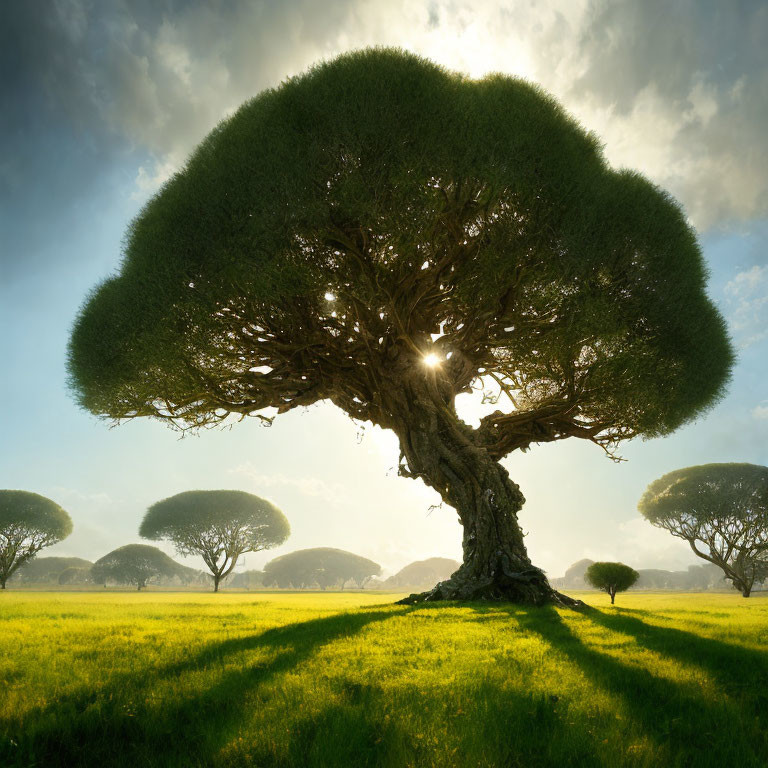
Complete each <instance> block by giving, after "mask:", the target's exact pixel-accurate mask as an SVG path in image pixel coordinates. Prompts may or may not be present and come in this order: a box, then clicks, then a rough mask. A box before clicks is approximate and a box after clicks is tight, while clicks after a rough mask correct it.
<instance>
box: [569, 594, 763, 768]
mask: <svg viewBox="0 0 768 768" xmlns="http://www.w3.org/2000/svg"><path fill="white" fill-rule="evenodd" d="M630 612H631V613H632V614H637V613H638V612H637V611H634V610H632V611H627V610H626V609H620V610H619V611H617V612H615V613H614V612H611V613H607V612H605V611H601V610H598V609H597V608H587V609H585V610H584V611H582V613H583V614H584V615H585V616H586V617H587V618H589V620H590V621H592V622H593V623H595V624H598V625H600V626H602V627H605V628H606V629H608V630H611V631H612V632H619V633H622V634H625V635H629V636H631V637H634V638H635V640H636V641H637V643H638V644H639V645H642V646H643V647H644V648H648V649H649V650H651V651H655V652H656V653H659V654H661V655H664V656H670V657H672V658H675V659H677V660H678V661H681V662H683V663H685V664H690V665H693V666H698V667H699V668H701V669H702V670H704V671H705V672H706V673H707V674H708V675H710V676H711V677H712V678H714V679H715V680H716V681H717V683H718V685H719V686H720V687H721V688H722V690H723V692H724V693H726V694H727V695H734V696H739V695H741V694H742V693H743V692H745V691H751V692H753V693H754V695H753V696H752V697H750V698H748V699H745V700H743V702H742V703H743V704H744V705H749V706H750V707H751V710H752V711H751V712H750V715H752V716H753V717H756V718H758V719H759V720H760V722H761V725H762V727H764V728H766V729H768V652H764V651H756V650H753V649H751V648H745V647H744V646H740V645H734V644H732V643H726V642H723V641H721V640H715V639H714V638H710V637H703V636H702V635H697V634H695V633H693V632H687V631H685V630H682V629H676V628H674V627H659V626H658V625H655V624H651V623H647V622H645V621H643V620H642V619H641V618H638V616H637V615H626V614H627V613H630ZM639 613H640V614H642V612H639ZM642 615H646V614H642ZM767 762H768V761H767Z"/></svg>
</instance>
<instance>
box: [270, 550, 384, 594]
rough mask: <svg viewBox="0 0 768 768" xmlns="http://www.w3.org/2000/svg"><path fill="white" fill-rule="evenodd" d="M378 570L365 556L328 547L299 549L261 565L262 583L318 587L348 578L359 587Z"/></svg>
mask: <svg viewBox="0 0 768 768" xmlns="http://www.w3.org/2000/svg"><path fill="white" fill-rule="evenodd" d="M380 573H381V566H380V565H379V564H378V563H374V562H373V560H369V559H368V558H366V557H361V556H360V555H355V554H354V553H352V552H345V551H344V550H343V549H334V548H332V547H316V548H313V549H300V550H298V551H297V552H290V553H289V554H287V555H282V556H280V557H276V558H275V559H274V560H270V561H269V562H268V563H267V564H266V565H265V566H264V584H265V586H272V585H276V586H278V587H294V588H296V589H305V588H307V587H314V586H318V587H320V589H326V588H328V587H341V588H342V589H343V588H344V584H346V583H347V582H348V581H350V580H351V581H354V582H355V583H356V584H357V585H358V586H363V585H364V584H365V582H366V581H367V580H368V579H370V578H371V577H372V576H377V575H378V574H380Z"/></svg>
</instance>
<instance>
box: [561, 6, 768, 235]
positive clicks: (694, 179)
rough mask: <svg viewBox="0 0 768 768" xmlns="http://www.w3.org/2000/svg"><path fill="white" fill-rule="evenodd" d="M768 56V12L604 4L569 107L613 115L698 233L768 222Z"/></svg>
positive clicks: (582, 48) (590, 17)
mask: <svg viewBox="0 0 768 768" xmlns="http://www.w3.org/2000/svg"><path fill="white" fill-rule="evenodd" d="M767 50H768V4H766V3H761V2H754V1H752V0H736V1H735V2H727V3H723V2H718V0H676V2H674V3H670V2H666V1H665V0H643V1H642V2H639V1H637V2H626V1H625V2H606V1H605V0H600V1H599V2H597V1H596V2H592V3H591V4H590V7H589V11H588V13H587V14H586V16H585V19H584V22H583V26H582V30H581V36H580V40H579V43H578V46H577V47H576V54H577V56H578V58H579V60H580V61H581V62H582V63H583V64H584V65H585V66H583V70H582V71H581V73H580V74H579V75H578V77H576V78H575V81H574V82H573V84H572V85H571V86H570V88H568V89H567V90H568V93H569V99H572V100H574V101H575V102H589V103H591V104H593V105H601V106H602V107H604V108H607V109H610V117H611V118H612V119H614V120H615V121H616V123H617V124H619V125H625V126H626V130H627V131H628V133H629V135H628V136H627V137H626V139H627V140H628V141H629V140H630V137H631V138H634V139H635V140H636V141H637V142H638V145H639V147H640V148H641V149H643V150H649V151H650V154H653V155H654V156H655V161H654V162H653V163H652V169H651V170H652V173H653V175H654V176H655V177H656V180H657V181H659V182H660V183H662V184H663V185H664V186H668V187H669V188H670V189H672V191H673V192H674V193H675V194H676V195H677V196H678V197H679V198H680V199H681V200H682V201H683V203H684V204H685V205H686V207H687V209H688V210H689V212H690V214H691V215H692V216H693V218H694V220H695V221H696V222H697V223H698V224H700V225H703V226H708V225H712V224H715V225H716V224H722V223H729V222H735V221H744V220H749V219H753V218H766V217H768V144H767V143H766V141H765V133H766V126H768V59H767V58H766V51H767ZM632 125H634V126H635V128H636V129H638V130H637V131H635V132H634V133H633V132H632V130H631V126H632ZM640 131H642V132H643V133H644V134H645V135H642V134H641V133H640ZM654 138H655V142H654ZM654 143H655V144H656V146H655V147H654V146H653V144H654ZM665 166H666V167H665Z"/></svg>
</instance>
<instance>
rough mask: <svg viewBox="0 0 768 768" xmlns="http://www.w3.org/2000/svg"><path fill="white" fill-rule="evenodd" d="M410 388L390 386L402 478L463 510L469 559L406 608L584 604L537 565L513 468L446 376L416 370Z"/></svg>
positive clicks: (464, 544) (414, 597)
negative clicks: (469, 603)
mask: <svg viewBox="0 0 768 768" xmlns="http://www.w3.org/2000/svg"><path fill="white" fill-rule="evenodd" d="M402 381H405V382H406V383H405V386H402V384H401V386H400V387H397V388H388V389H387V393H388V395H389V400H390V401H389V402H388V403H387V406H388V408H387V410H388V412H389V414H395V417H394V418H393V419H392V420H391V421H390V423H386V424H385V425H386V426H389V427H390V428H392V429H393V430H394V431H395V433H396V434H397V436H398V438H399V439H400V447H401V452H402V459H405V462H406V464H405V465H404V464H403V463H402V459H401V466H400V474H402V475H405V476H408V477H414V478H417V477H418V478H421V479H422V480H423V481H424V482H425V483H426V484H427V485H429V486H430V487H432V488H434V489H435V490H436V491H437V492H438V493H439V494H440V496H441V497H442V499H443V501H445V503H447V504H449V505H450V506H452V507H453V508H454V509H456V512H457V513H458V516H459V520H460V522H461V524H462V526H463V527H464V536H463V542H462V547H463V551H464V560H463V563H462V565H461V567H460V568H459V569H458V570H457V571H456V572H455V573H454V574H453V575H452V576H451V578H450V579H448V580H446V581H442V582H440V583H439V584H437V585H436V586H435V587H434V588H433V589H432V590H430V591H429V592H424V593H421V594H413V595H410V596H409V597H407V598H405V599H404V600H402V601H400V602H402V603H406V604H412V603H417V602H421V601H432V600H505V601H511V602H516V603H525V604H529V605H542V604H545V603H560V604H562V605H568V606H571V607H575V606H577V605H580V604H581V601H578V600H572V599H571V598H568V597H566V596H565V595H561V594H560V593H558V592H556V591H555V590H554V589H552V587H551V586H550V584H549V582H548V581H547V577H546V576H545V574H544V572H543V571H542V570H541V569H539V568H537V567H536V566H534V565H533V564H532V563H531V561H530V559H529V557H528V553H527V551H526V548H525V543H524V540H523V532H522V530H521V529H520V525H519V523H518V520H517V514H518V512H519V511H520V509H521V508H522V506H523V504H524V502H525V498H524V496H523V494H522V493H521V491H520V489H519V487H518V486H517V485H516V484H515V483H514V482H512V480H511V479H510V477H509V474H508V473H507V471H506V469H504V467H502V466H501V465H500V464H499V463H498V462H497V461H496V460H494V459H493V458H492V457H491V455H490V454H489V453H488V451H487V450H486V449H485V448H484V447H483V446H482V444H480V441H479V440H477V439H476V433H475V430H473V429H472V428H471V427H469V426H468V425H467V424H465V423H464V422H463V421H461V419H459V418H458V416H457V415H456V412H455V409H454V406H453V396H452V394H451V393H450V390H449V389H448V388H446V389H445V390H443V391H441V387H440V378H439V374H434V373H432V372H427V373H426V374H425V373H424V372H423V371H421V370H417V371H416V372H415V373H414V374H412V375H411V376H409V377H403V378H402V379H401V382H402Z"/></svg>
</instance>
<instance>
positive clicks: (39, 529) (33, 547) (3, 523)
mask: <svg viewBox="0 0 768 768" xmlns="http://www.w3.org/2000/svg"><path fill="white" fill-rule="evenodd" d="M70 533H72V520H71V518H70V516H69V515H68V514H67V513H66V512H65V511H64V510H63V509H62V508H61V507H60V506H59V505H58V504H57V503H56V502H55V501H51V500H50V499H49V498H47V497H45V496H40V494H37V493H31V492H30V491H13V490H0V589H5V584H6V582H7V581H8V579H9V578H10V577H11V576H13V574H14V573H15V572H16V571H17V570H18V569H19V568H20V567H21V566H22V565H24V563H27V562H29V561H30V560H31V559H32V558H33V557H34V556H35V555H36V554H37V553H38V552H39V551H40V550H41V549H43V548H44V547H50V546H51V544H56V543H57V542H59V541H61V540H62V539H65V538H66V537H67V536H69V534H70Z"/></svg>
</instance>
